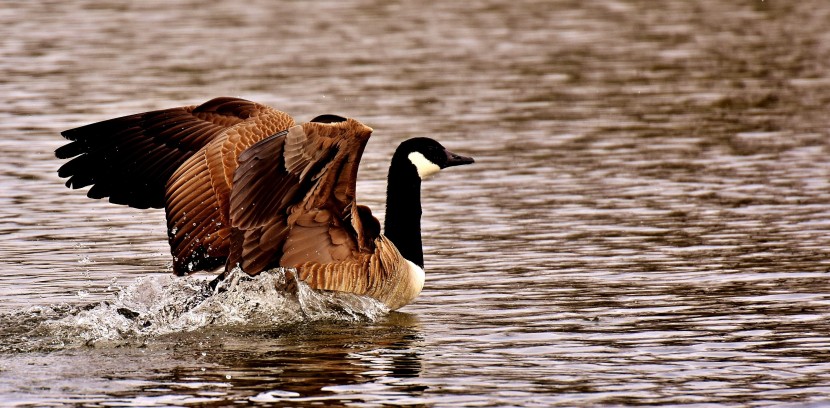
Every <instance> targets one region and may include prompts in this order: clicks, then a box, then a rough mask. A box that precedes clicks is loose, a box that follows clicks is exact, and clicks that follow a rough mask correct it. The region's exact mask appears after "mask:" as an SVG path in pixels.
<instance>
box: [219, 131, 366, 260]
mask: <svg viewBox="0 0 830 408" xmlns="http://www.w3.org/2000/svg"><path fill="white" fill-rule="evenodd" d="M371 132H372V129H371V128H369V127H367V126H364V125H363V124H361V123H360V122H357V121H355V120H353V119H348V120H344V121H340V122H335V123H320V122H309V123H305V124H303V125H302V126H295V127H292V128H290V129H289V130H288V132H286V133H285V134H278V135H275V136H273V137H271V138H268V139H266V140H263V141H261V142H259V143H258V144H256V145H254V146H252V147H251V148H250V149H248V151H246V152H244V153H243V154H242V155H241V156H240V157H239V168H238V169H237V171H236V173H235V175H234V180H233V189H232V193H231V202H230V219H231V225H232V226H233V229H234V231H233V237H232V244H231V255H230V259H229V262H228V266H229V267H232V266H235V265H236V264H240V265H241V266H242V269H243V270H244V271H245V272H247V273H249V274H256V273H259V272H260V271H262V270H263V269H265V268H267V267H269V266H274V265H281V266H296V265H299V264H302V263H305V262H318V263H327V262H332V261H337V260H343V259H347V258H349V257H352V256H354V254H355V253H357V252H360V251H362V250H363V251H367V250H368V248H369V247H370V246H371V245H372V239H369V238H367V237H365V236H364V235H365V233H364V231H363V229H362V228H361V227H360V225H361V222H360V218H361V216H364V217H365V216H366V214H367V211H368V209H365V207H358V206H356V205H355V181H356V178H357V168H358V165H359V163H360V157H361V156H362V154H363V149H364V148H365V147H366V143H367V142H368V140H369V136H370V135H371ZM369 218H373V217H371V216H370V215H369ZM369 223H370V224H371V222H369ZM355 227H358V228H357V229H356V228H355ZM370 229H371V230H373V229H374V228H370ZM367 242H368V243H367Z"/></svg>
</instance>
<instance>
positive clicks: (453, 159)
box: [444, 149, 475, 167]
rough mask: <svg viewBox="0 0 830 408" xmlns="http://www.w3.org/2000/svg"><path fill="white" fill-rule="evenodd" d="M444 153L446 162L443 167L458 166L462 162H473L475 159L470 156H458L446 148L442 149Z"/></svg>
mask: <svg viewBox="0 0 830 408" xmlns="http://www.w3.org/2000/svg"><path fill="white" fill-rule="evenodd" d="M444 153H446V154H447V164H445V165H444V167H452V166H460V165H462V164H470V163H475V160H473V158H472V157H465V156H459V155H457V154H455V153H453V152H451V151H449V150H447V149H444Z"/></svg>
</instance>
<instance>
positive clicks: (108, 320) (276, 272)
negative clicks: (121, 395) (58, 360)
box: [4, 268, 388, 350]
mask: <svg viewBox="0 0 830 408" xmlns="http://www.w3.org/2000/svg"><path fill="white" fill-rule="evenodd" d="M295 273H296V272H295V271H294V270H292V269H283V268H277V269H273V270H269V271H266V272H263V273H261V274H259V275H257V276H255V277H251V276H248V275H247V274H245V273H244V272H241V271H239V270H238V269H236V270H233V271H231V272H230V273H229V274H228V276H227V277H226V278H225V280H224V281H222V282H221V283H220V284H219V285H218V286H217V287H216V288H215V289H214V288H211V287H210V285H209V284H208V281H206V280H204V279H200V278H194V277H187V278H179V277H174V276H170V275H157V276H155V275H154V276H146V277H141V278H137V279H136V280H135V281H134V282H133V283H132V284H130V285H129V286H127V287H125V288H122V289H121V290H120V291H119V292H118V293H117V294H116V295H115V296H114V299H112V300H107V301H103V302H100V303H97V304H92V305H87V306H85V307H80V308H72V307H64V308H55V307H52V308H46V307H39V308H32V309H30V310H28V311H26V312H18V313H15V314H13V315H7V316H4V318H5V319H6V320H8V321H7V322H6V324H9V325H10V326H11V325H14V324H15V323H16V322H15V320H17V323H19V322H20V321H22V320H25V319H28V321H29V322H30V323H31V322H32V321H36V324H35V327H34V329H31V330H30V331H29V332H27V333H25V335H23V336H20V337H18V339H20V338H22V339H24V342H25V340H29V341H33V340H35V339H36V340H38V341H37V343H39V345H38V347H35V348H41V349H42V348H43V345H44V343H45V342H48V344H49V346H50V347H48V348H56V347H57V348H64V347H67V346H78V345H93V346H100V345H107V344H114V345H123V344H133V343H139V344H140V343H142V342H145V341H147V339H148V338H152V337H154V336H160V335H164V334H170V333H177V332H188V331H194V330H199V329H204V328H208V327H211V328H212V327H217V328H222V327H225V328H227V327H230V326H246V327H256V326H264V327H269V328H273V327H279V326H288V325H294V324H297V323H304V322H313V321H320V320H328V321H345V322H355V321H374V320H376V319H378V318H379V317H381V316H383V315H385V314H386V313H387V312H388V309H387V308H386V307H385V306H384V305H383V304H382V303H380V302H378V301H376V300H374V299H371V298H367V297H362V296H357V295H352V294H348V293H340V292H326V291H317V290H313V289H311V288H309V287H308V285H306V284H305V283H303V282H302V281H300V280H299V279H297V278H296V275H295ZM4 325H5V324H4ZM28 327H32V326H31V325H29V326H28ZM20 334H24V333H20ZM17 345H18V347H20V349H21V350H22V349H24V348H29V349H31V348H32V347H33V346H35V344H34V343H33V344H30V346H32V347H23V346H24V344H23V343H21V342H18V343H17Z"/></svg>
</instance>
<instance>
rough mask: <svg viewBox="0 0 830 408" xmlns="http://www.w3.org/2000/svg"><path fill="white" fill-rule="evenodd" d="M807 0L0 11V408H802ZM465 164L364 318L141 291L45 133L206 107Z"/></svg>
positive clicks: (128, 219)
mask: <svg viewBox="0 0 830 408" xmlns="http://www.w3.org/2000/svg"><path fill="white" fill-rule="evenodd" d="M828 26H830V3H827V2H826V1H823V0H802V1H798V2H794V1H774V0H766V1H764V0H736V1H730V2H722V1H715V0H702V1H695V2H691V1H686V0H666V1H662V2H652V1H645V0H639V1H637V0H630V1H626V0H617V1H615V0H596V1H570V0H511V1H505V0H476V1H468V2H434V3H424V2H399V1H392V2H387V1H378V0H375V1H372V0H347V1H314V2H304V1H283V2H271V1H265V0H253V1H248V2H245V3H244V5H243V4H242V3H239V2H232V1H216V2H202V1H174V2H170V1H142V2H127V3H124V2H102V1H72V2H65V1H54V2H52V1H4V2H3V3H2V7H0V35H2V38H3V39H2V41H0V153H2V156H3V160H0V262H2V266H3V273H2V274H1V275H0V300H2V302H0V405H35V406H43V405H60V404H68V405H85V406H117V405H133V406H151V405H214V406H223V405H231V404H241V405H250V404H276V405H288V406H311V405H318V406H319V405H323V406H345V405H350V406H380V405H404V406H557V405H561V406H586V405H592V406H626V405H638V406H639V405H672V406H765V405H785V406H822V405H823V404H830V273H828V270H830V165H828V160H827V157H828V155H830V142H828V129H829V128H830V115H828V112H830V109H829V108H830V33H829V32H828V31H827V27H828ZM222 95H225V96H239V97H244V98H246V99H251V100H255V101H258V102H261V103H265V104H268V105H271V106H274V107H276V108H279V109H281V110H284V111H286V112H289V113H290V114H292V115H293V116H294V117H295V118H296V119H297V120H298V121H307V120H309V119H310V118H313V117H314V116H316V115H318V114H322V113H335V114H340V115H344V116H350V117H354V118H357V119H359V120H361V121H362V122H364V123H366V124H368V125H369V126H371V127H373V128H374V129H375V133H374V135H373V137H372V140H371V141H370V143H369V145H368V147H367V149H366V153H365V155H364V158H363V164H362V165H361V171H360V176H359V179H360V181H359V183H358V199H359V200H360V201H361V202H362V203H363V204H367V205H369V206H371V207H372V208H373V209H374V211H375V214H376V215H378V216H379V217H380V218H381V219H382V216H383V203H384V200H385V197H384V194H385V172H386V169H387V166H388V160H389V158H390V157H391V153H392V151H393V150H394V148H395V147H396V145H397V143H399V142H400V141H402V140H405V139H406V138H408V137H413V136H430V137H434V138H436V139H438V140H439V141H441V142H442V143H443V144H444V145H445V146H447V147H448V148H449V149H451V150H453V151H455V152H457V153H460V154H465V155H472V156H474V157H475V158H476V163H475V165H473V166H464V167H459V168H453V169H449V170H447V171H444V172H442V174H440V175H438V176H437V177H436V178H435V179H433V180H430V181H429V182H426V183H424V187H423V207H424V219H423V229H424V245H425V258H426V270H427V283H426V287H425V289H424V291H423V293H422V295H421V296H420V298H418V299H417V300H416V302H415V303H413V304H412V305H409V306H407V307H405V308H403V309H402V310H401V311H400V312H395V313H391V314H385V313H383V311H382V310H381V309H379V308H378V306H377V305H376V304H373V303H372V302H369V301H367V300H365V299H359V298H349V297H346V296H340V297H338V296H330V295H324V294H316V293H313V292H311V291H308V290H307V289H306V288H303V287H300V288H299V292H297V293H287V294H286V293H283V291H282V290H281V284H282V283H281V282H283V276H282V275H281V273H280V272H274V273H271V274H268V275H266V277H264V278H262V279H259V280H254V281H241V282H236V283H234V285H235V286H233V288H231V289H232V290H229V291H228V292H227V294H226V295H224V296H225V297H224V298H217V297H206V295H205V294H204V282H205V279H206V276H207V275H204V276H202V277H194V278H189V279H179V278H174V277H172V276H170V273H169V272H170V255H169V252H168V251H169V250H168V247H167V242H166V236H165V226H164V215H163V212H162V211H159V210H144V211H140V210H135V209H131V208H125V207H122V206H116V205H113V204H109V203H106V202H101V201H95V200H90V199H88V198H86V197H85V196H84V192H83V191H71V190H68V189H66V188H65V187H63V185H62V182H63V181H62V180H61V179H59V178H58V177H57V174H56V170H57V168H58V167H59V166H60V164H61V161H59V160H56V159H54V157H53V154H52V152H53V151H54V149H55V148H57V147H58V146H60V145H61V144H62V143H63V142H64V141H63V140H62V139H61V137H60V136H59V132H60V131H61V130H64V129H68V128H71V127H76V126H80V125H84V124H87V123H91V122H95V121H99V120H103V119H107V118H111V117H116V116H121V115H126V114H130V113H136V112H143V111H147V110H153V109H161V108H166V107H173V106H180V105H190V104H198V103H201V102H203V101H206V100H208V99H210V98H212V97H215V96H222Z"/></svg>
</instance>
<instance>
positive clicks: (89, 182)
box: [55, 98, 473, 310]
mask: <svg viewBox="0 0 830 408" xmlns="http://www.w3.org/2000/svg"><path fill="white" fill-rule="evenodd" d="M371 133H372V129H371V128H369V127H368V126H365V125H363V124H362V123H360V122H358V121H356V120H354V119H347V118H342V117H339V116H335V115H322V116H318V117H317V118H315V119H313V120H312V121H310V122H307V123H303V124H301V125H297V124H295V122H294V120H293V119H292V118H291V117H290V116H289V115H288V114H286V113H284V112H280V111H278V110H276V109H273V108H270V107H267V106H264V105H260V104H257V103H254V102H250V101H246V100H243V99H237V98H216V99H213V100H210V101H208V102H206V103H204V104H202V105H199V106H185V107H179V108H172V109H165V110H159V111H153V112H146V113H140V114H136V115H130V116H125V117H121V118H116V119H110V120H107V121H103V122H98V123H93V124H90V125H87V126H83V127H80V128H76V129H71V130H67V131H64V132H63V133H62V135H63V136H64V137H65V138H67V139H69V140H70V141H71V142H70V143H68V144H66V145H64V146H62V147H60V148H59V149H58V150H57V151H56V152H55V154H56V156H57V157H58V158H61V159H70V158H71V160H70V161H68V162H67V163H65V164H64V165H63V166H61V168H60V169H59V170H58V174H59V176H61V177H68V180H67V182H66V185H67V187H70V188H81V187H86V186H92V187H91V188H90V189H89V191H88V193H87V195H88V196H89V197H91V198H106V197H108V198H109V201H110V202H113V203H116V204H124V205H128V206H131V207H136V208H151V207H152V208H164V209H165V211H166V215H167V227H168V239H169V242H170V248H171V253H172V255H173V271H174V272H175V273H176V274H179V275H184V274H188V273H191V272H196V271H200V270H208V271H209V270H214V269H217V268H219V267H221V266H223V265H224V268H225V271H226V272H227V271H229V270H231V269H232V268H234V267H237V266H238V267H240V268H241V269H242V270H243V271H244V272H246V273H248V274H250V275H256V274H258V273H260V272H262V271H263V270H266V269H268V268H272V267H277V266H282V267H291V268H296V269H297V271H298V274H299V277H300V279H301V280H303V281H305V282H306V283H307V284H308V285H309V286H311V287H312V288H315V289H322V290H334V291H343V292H350V293H355V294H358V295H365V296H370V297H373V298H375V299H377V300H379V301H381V302H383V303H384V304H386V305H387V306H388V307H389V308H390V309H392V310H394V309H398V308H400V307H402V306H404V305H406V304H408V303H410V302H412V300H414V299H415V298H416V297H417V296H418V294H419V293H420V291H421V289H422V288H423V285H424V276H425V275H424V269H423V268H424V263H423V249H422V246H421V231H420V217H421V206H420V182H421V180H422V179H423V178H425V177H428V176H429V175H431V174H434V173H435V172H437V171H438V170H440V169H442V168H445V167H450V166H455V165H461V164H468V163H472V162H473V159H472V158H468V157H462V156H458V155H455V154H453V153H451V152H449V151H447V150H446V149H444V148H443V146H441V145H440V144H439V143H438V142H436V141H434V140H432V139H428V138H413V139H409V140H407V141H404V142H403V143H401V145H400V146H399V147H398V149H397V150H396V152H395V154H394V156H393V158H392V163H391V165H390V169H389V179H388V186H387V209H386V222H385V228H384V229H385V230H384V232H385V235H384V234H381V228H380V222H378V220H377V219H376V218H375V217H374V216H372V213H371V210H369V208H368V207H365V206H362V205H358V204H357V202H356V201H355V183H356V179H357V169H358V165H359V162H360V158H361V156H362V154H363V150H364V148H365V147H366V143H367V142H368V140H369V137H370V135H371ZM223 274H224V272H223Z"/></svg>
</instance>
